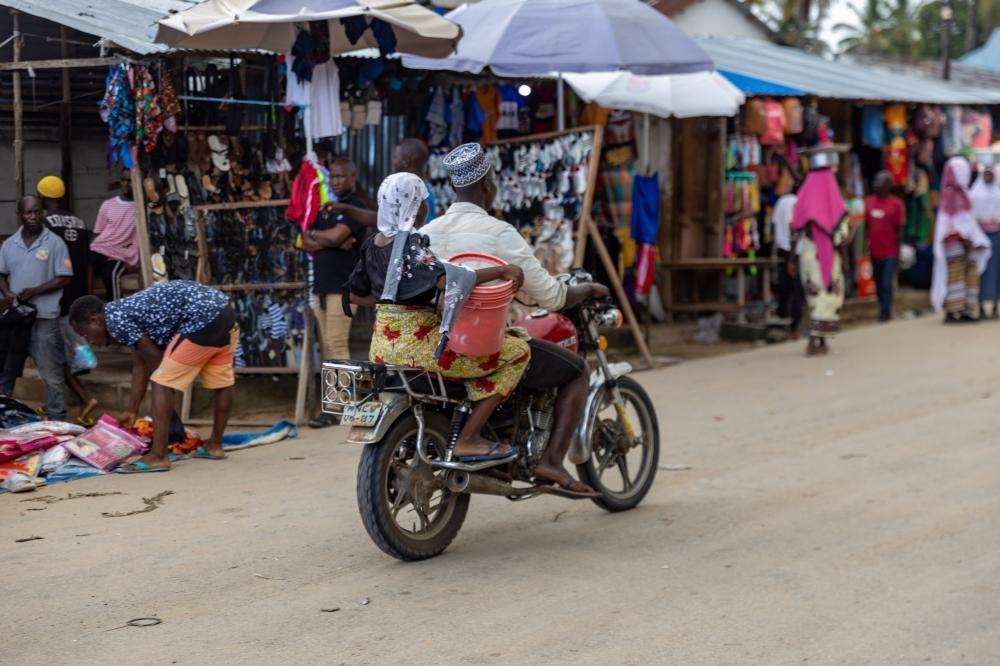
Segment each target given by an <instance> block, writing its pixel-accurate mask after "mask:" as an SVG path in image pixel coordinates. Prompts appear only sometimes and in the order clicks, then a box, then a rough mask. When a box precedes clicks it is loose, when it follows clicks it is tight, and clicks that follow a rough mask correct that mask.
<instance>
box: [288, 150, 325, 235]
mask: <svg viewBox="0 0 1000 666" xmlns="http://www.w3.org/2000/svg"><path fill="white" fill-rule="evenodd" d="M331 200H333V197H332V196H331V190H330V174H329V172H327V171H326V169H325V168H323V167H321V166H318V165H316V164H314V163H313V162H311V161H309V160H306V161H305V162H303V163H302V166H301V167H299V173H298V175H296V176H295V180H294V181H293V182H292V192H291V201H290V202H289V203H288V208H287V209H285V217H286V218H287V219H288V220H289V221H291V222H295V223H296V224H298V225H299V227H300V228H301V229H302V231H308V230H309V228H310V227H312V224H313V222H315V221H316V216H317V215H319V211H320V209H321V208H322V207H323V206H324V205H326V204H327V203H329V202H330V201H331Z"/></svg>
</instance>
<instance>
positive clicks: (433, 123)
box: [425, 86, 448, 148]
mask: <svg viewBox="0 0 1000 666" xmlns="http://www.w3.org/2000/svg"><path fill="white" fill-rule="evenodd" d="M425 120H426V122H427V144H428V145H429V146H430V147H431V148H434V147H436V146H440V145H441V144H442V143H444V142H445V140H446V139H447V138H448V105H447V102H446V101H445V96H444V89H442V88H441V87H440V86H439V87H438V88H437V90H435V91H434V94H433V95H432V96H431V102H430V106H429V107H428V109H427V117H426V118H425Z"/></svg>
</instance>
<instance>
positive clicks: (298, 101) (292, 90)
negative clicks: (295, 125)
mask: <svg viewBox="0 0 1000 666" xmlns="http://www.w3.org/2000/svg"><path fill="white" fill-rule="evenodd" d="M285 63H286V65H287V67H288V75H287V76H286V77H285V79H286V81H287V82H288V83H287V85H286V86H285V101H286V102H288V103H289V104H295V105H297V106H304V105H306V104H309V103H310V100H309V82H308V81H302V80H300V79H299V76H298V74H296V73H295V72H294V71H293V66H294V65H295V56H293V55H292V54H291V53H289V54H288V55H286V56H285Z"/></svg>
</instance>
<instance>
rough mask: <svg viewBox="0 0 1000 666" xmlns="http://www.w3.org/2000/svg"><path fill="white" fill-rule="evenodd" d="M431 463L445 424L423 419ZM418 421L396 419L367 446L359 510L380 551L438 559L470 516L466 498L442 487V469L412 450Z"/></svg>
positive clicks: (442, 443) (441, 446)
mask: <svg viewBox="0 0 1000 666" xmlns="http://www.w3.org/2000/svg"><path fill="white" fill-rule="evenodd" d="M424 426H425V427H424V437H425V439H426V440H427V452H428V456H429V457H431V458H435V457H443V456H444V451H445V447H446V443H447V441H448V426H449V424H448V420H447V419H446V418H445V417H443V416H441V415H440V414H434V413H426V414H425V415H424ZM416 441H417V420H416V418H414V417H413V416H411V415H407V416H406V417H404V418H402V419H400V420H399V421H398V422H397V423H396V424H394V425H393V426H392V428H390V429H389V432H388V433H386V436H385V438H383V439H382V441H380V442H377V443H375V444H368V445H367V446H365V448H364V450H363V451H362V452H361V462H360V463H359V465H358V488H357V492H358V510H359V511H360V512H361V520H362V522H363V523H364V525H365V529H366V530H367V531H368V535H369V536H370V537H371V539H372V541H374V542H375V545H377V546H378V547H379V548H381V549H382V551H383V552H385V553H387V554H388V555H392V556H393V557H395V558H397V559H400V560H404V561H414V560H425V559H428V558H431V557H435V556H436V555H440V554H441V553H442V552H444V550H445V549H446V548H447V547H448V546H449V545H450V544H451V542H452V540H454V538H455V536H456V535H458V531H459V529H461V527H462V523H463V522H465V515H466V513H468V511H469V495H467V494H455V493H452V492H450V491H449V490H448V488H447V486H445V484H444V479H443V476H444V474H445V471H444V470H439V469H435V468H433V467H431V466H430V465H427V464H426V463H424V462H423V461H422V460H420V456H419V455H418V454H417V451H416Z"/></svg>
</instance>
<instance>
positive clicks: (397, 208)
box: [378, 173, 428, 238]
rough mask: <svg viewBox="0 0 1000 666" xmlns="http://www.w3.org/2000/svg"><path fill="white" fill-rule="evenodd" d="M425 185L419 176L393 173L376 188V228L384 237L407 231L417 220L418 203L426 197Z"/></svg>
mask: <svg viewBox="0 0 1000 666" xmlns="http://www.w3.org/2000/svg"><path fill="white" fill-rule="evenodd" d="M427 196H428V195H427V187H426V186H425V185H424V181H423V180H421V178H420V176H416V175H414V174H412V173H394V174H392V175H391V176H389V177H388V178H386V179H385V180H384V181H382V185H381V186H380V187H379V188H378V230H379V231H381V232H382V235H383V236H385V237H386V238H394V237H395V236H396V234H398V233H399V232H400V231H405V232H409V231H411V230H412V229H413V225H414V224H416V222H417V214H418V213H419V212H420V204H422V203H423V202H424V200H425V199H427Z"/></svg>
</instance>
